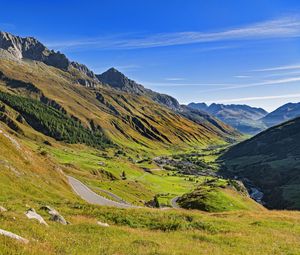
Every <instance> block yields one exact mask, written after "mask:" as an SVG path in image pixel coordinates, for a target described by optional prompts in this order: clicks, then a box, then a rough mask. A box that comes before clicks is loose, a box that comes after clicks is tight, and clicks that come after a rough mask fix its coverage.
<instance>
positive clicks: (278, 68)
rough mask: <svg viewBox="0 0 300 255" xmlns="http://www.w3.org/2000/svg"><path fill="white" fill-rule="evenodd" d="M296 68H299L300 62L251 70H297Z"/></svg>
mask: <svg viewBox="0 0 300 255" xmlns="http://www.w3.org/2000/svg"><path fill="white" fill-rule="evenodd" d="M297 69H300V64H296V65H286V66H276V67H270V68H263V69H257V70H253V72H269V71H287V70H297Z"/></svg>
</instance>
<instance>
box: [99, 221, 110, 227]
mask: <svg viewBox="0 0 300 255" xmlns="http://www.w3.org/2000/svg"><path fill="white" fill-rule="evenodd" d="M97 224H98V225H99V226H101V227H109V225H108V223H103V222H101V221H97Z"/></svg>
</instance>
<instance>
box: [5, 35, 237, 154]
mask: <svg viewBox="0 0 300 255" xmlns="http://www.w3.org/2000/svg"><path fill="white" fill-rule="evenodd" d="M1 35H2V41H0V48H1V47H2V49H3V50H2V52H1V54H2V57H1V59H0V61H1V62H0V71H1V73H0V74H1V75H0V79H1V81H0V83H1V84H0V89H1V90H2V91H4V92H9V93H15V94H18V95H22V96H26V97H31V98H35V99H38V100H40V101H42V103H45V104H47V105H51V106H53V107H54V108H56V109H58V110H60V111H63V112H65V113H67V114H68V115H69V116H71V117H72V118H74V119H76V120H78V121H80V122H81V123H82V125H84V126H86V127H88V128H92V129H98V130H100V129H101V132H103V134H104V136H106V137H107V138H108V139H110V140H112V141H113V142H114V143H116V144H119V145H126V147H128V148H135V147H136V146H140V147H144V148H146V149H147V148H150V149H151V148H157V147H160V148H161V149H165V148H167V147H168V146H169V145H172V144H173V145H175V144H177V145H180V144H181V146H183V147H186V144H189V145H191V146H192V145H194V146H198V145H199V146H206V145H207V144H208V141H209V142H210V143H211V142H215V143H220V142H221V143H222V142H224V141H226V140H227V139H228V138H234V137H237V136H238V134H237V133H236V132H235V131H234V130H233V129H231V128H230V127H229V126H226V125H224V124H223V123H221V122H219V121H217V120H211V119H212V118H206V117H205V115H203V117H202V120H201V123H199V121H198V122H197V123H195V122H194V121H192V120H189V119H187V118H185V117H183V116H182V115H179V114H178V113H177V112H174V111H173V110H172V109H170V108H168V107H164V106H162V104H158V103H156V101H157V100H154V99H153V100H152V99H151V98H149V97H148V96H145V95H143V94H142V95H138V96H136V95H134V94H132V93H128V91H127V92H123V91H119V90H116V89H112V88H111V86H107V85H105V84H102V83H101V82H100V81H99V80H98V79H97V78H96V76H94V75H92V72H91V71H87V69H84V68H83V66H81V65H80V64H75V62H71V61H69V60H68V65H67V66H64V67H61V66H59V65H57V63H56V62H55V63H52V62H51V64H49V63H48V58H49V57H50V56H53V57H51V59H52V58H55V59H59V62H60V61H65V59H67V58H66V57H65V56H64V55H62V54H61V53H56V52H53V51H50V50H48V49H47V48H45V47H44V46H43V45H42V44H41V43H39V42H38V41H37V40H35V39H33V38H20V37H14V36H12V35H10V34H7V33H1ZM24 44H25V45H26V47H25V50H24V49H23V48H24V46H23V45H24ZM36 47H37V48H38V49H39V50H36ZM29 48H31V50H29ZM40 48H42V50H40ZM36 51H37V53H36ZM16 52H18V54H17V53H16ZM32 60H38V61H32ZM45 64H47V65H45ZM83 84H85V85H83ZM91 84H93V86H92V85H91ZM147 91H148V90H147ZM153 93H154V94H155V95H156V97H158V95H160V94H158V93H156V92H153ZM166 97H167V98H171V97H169V96H166ZM174 100H175V99H174ZM175 101H176V100H175ZM199 124H200V125H199Z"/></svg>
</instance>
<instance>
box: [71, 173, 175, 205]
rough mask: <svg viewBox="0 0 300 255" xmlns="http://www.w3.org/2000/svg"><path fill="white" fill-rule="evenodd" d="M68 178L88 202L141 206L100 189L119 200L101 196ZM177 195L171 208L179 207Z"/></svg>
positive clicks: (73, 187)
mask: <svg viewBox="0 0 300 255" xmlns="http://www.w3.org/2000/svg"><path fill="white" fill-rule="evenodd" d="M66 177H67V178H68V181H69V184H70V185H71V187H72V189H73V190H74V192H75V193H76V194H77V195H78V196H80V197H81V198H82V199H83V200H85V201H86V202H88V203H90V204H95V205H102V206H112V207H118V208H142V207H141V206H135V205H131V204H129V203H127V202H125V201H124V200H123V199H121V198H120V197H118V196H116V195H115V194H113V193H111V192H109V191H105V190H102V189H99V190H101V191H102V192H105V193H107V194H108V195H110V196H112V197H114V198H117V199H118V200H119V201H120V202H116V201H113V200H110V199H108V198H105V197H103V196H100V195H98V194H97V193H95V192H94V191H92V190H91V189H90V188H89V187H87V186H86V185H85V184H83V183H82V182H81V181H79V180H77V179H75V178H74V177H72V176H66ZM177 199H178V197H174V198H173V199H171V206H172V207H173V208H180V207H179V205H178V204H177V203H176V201H177ZM161 209H166V208H161Z"/></svg>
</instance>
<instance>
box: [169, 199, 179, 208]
mask: <svg viewBox="0 0 300 255" xmlns="http://www.w3.org/2000/svg"><path fill="white" fill-rule="evenodd" d="M178 198H179V197H174V198H172V199H171V201H170V202H171V206H172V207H173V208H180V206H179V205H178V204H177V200H178Z"/></svg>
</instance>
